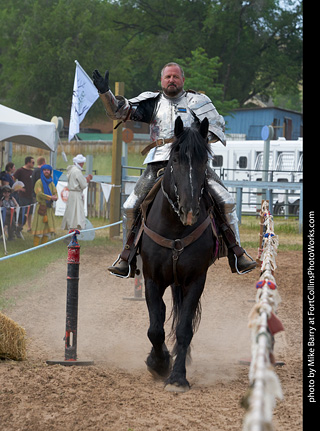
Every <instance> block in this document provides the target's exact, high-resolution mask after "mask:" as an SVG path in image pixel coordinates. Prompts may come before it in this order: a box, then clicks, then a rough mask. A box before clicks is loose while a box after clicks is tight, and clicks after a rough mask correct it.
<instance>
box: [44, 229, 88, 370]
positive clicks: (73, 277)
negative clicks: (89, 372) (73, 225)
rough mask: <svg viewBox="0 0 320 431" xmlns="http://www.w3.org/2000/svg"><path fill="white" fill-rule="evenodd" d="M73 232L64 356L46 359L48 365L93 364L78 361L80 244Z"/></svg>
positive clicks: (69, 260) (70, 248) (69, 263)
mask: <svg viewBox="0 0 320 431" xmlns="http://www.w3.org/2000/svg"><path fill="white" fill-rule="evenodd" d="M72 232H73V233H74V234H73V235H72V237H71V241H70V243H69V244H68V260H67V263H68V270H67V307H66V334H65V338H64V340H65V358H64V360H62V361H60V360H58V361H56V360H53V361H47V364H49V365H55V364H60V365H93V361H87V360H85V361H83V360H82V361H78V358H77V336H78V298H79V265H80V245H79V243H78V240H77V235H80V231H79V230H77V229H72V230H70V231H69V233H72Z"/></svg>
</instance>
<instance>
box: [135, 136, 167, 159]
mask: <svg viewBox="0 0 320 431" xmlns="http://www.w3.org/2000/svg"><path fill="white" fill-rule="evenodd" d="M173 140H174V139H173V138H167V139H164V138H161V139H157V140H156V141H153V142H151V144H149V145H147V146H146V147H145V148H144V149H143V150H142V151H141V154H142V155H143V156H144V155H145V154H147V153H148V152H149V151H150V150H152V148H154V147H161V146H162V145H164V144H171V143H172V142H173Z"/></svg>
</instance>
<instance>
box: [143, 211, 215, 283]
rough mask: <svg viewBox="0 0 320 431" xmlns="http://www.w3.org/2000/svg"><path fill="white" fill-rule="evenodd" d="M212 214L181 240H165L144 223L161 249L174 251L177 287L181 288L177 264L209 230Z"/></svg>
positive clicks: (174, 274) (144, 226)
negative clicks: (181, 256)
mask: <svg viewBox="0 0 320 431" xmlns="http://www.w3.org/2000/svg"><path fill="white" fill-rule="evenodd" d="M211 217H212V216H211V214H209V215H208V217H207V218H206V219H205V220H204V221H203V222H202V223H201V224H200V225H199V226H198V227H197V228H196V229H195V230H194V231H193V232H191V233H190V234H189V235H188V236H186V237H184V238H181V239H168V238H165V237H163V236H161V235H159V234H158V233H156V232H154V231H153V230H151V229H149V228H148V226H147V225H146V224H145V223H144V222H143V231H144V232H145V233H146V234H147V235H148V236H149V237H150V238H151V239H152V240H153V241H154V242H155V243H156V244H158V245H160V246H161V247H166V248H169V249H171V250H172V260H173V277H174V283H175V285H176V286H179V280H178V274H177V262H178V259H179V256H180V254H181V253H182V252H183V250H184V249H185V247H187V246H188V245H190V244H192V243H193V242H195V241H196V240H197V239H198V238H200V236H201V235H202V234H203V232H204V231H205V230H206V229H207V227H208V226H209V224H211V226H212V223H211Z"/></svg>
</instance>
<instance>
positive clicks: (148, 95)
mask: <svg viewBox="0 0 320 431" xmlns="http://www.w3.org/2000/svg"><path fill="white" fill-rule="evenodd" d="M159 95H160V91H144V92H143V93H141V94H139V96H137V97H133V98H132V99H128V101H129V103H130V104H131V105H134V104H136V103H139V102H142V100H147V99H155V98H156V97H158V96H159Z"/></svg>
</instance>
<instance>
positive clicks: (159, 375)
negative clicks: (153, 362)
mask: <svg viewBox="0 0 320 431" xmlns="http://www.w3.org/2000/svg"><path fill="white" fill-rule="evenodd" d="M147 370H148V371H149V373H150V374H151V375H152V377H153V378H154V379H155V380H164V379H166V378H167V377H168V375H169V373H170V371H169V370H168V372H165V373H164V374H163V375H162V374H159V373H158V372H157V371H156V370H154V369H153V368H151V367H149V366H148V365H147Z"/></svg>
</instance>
